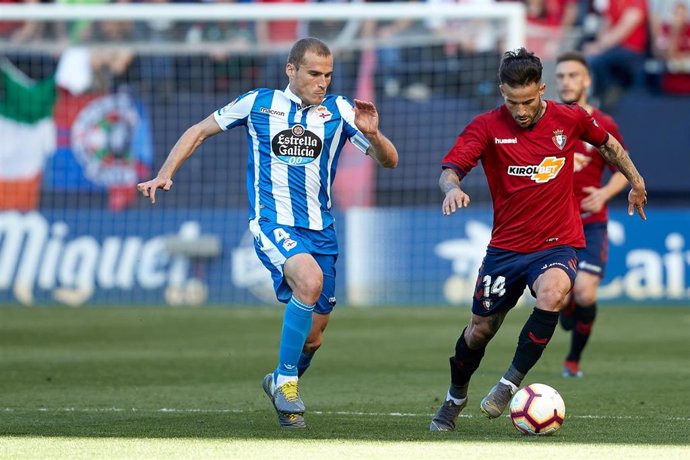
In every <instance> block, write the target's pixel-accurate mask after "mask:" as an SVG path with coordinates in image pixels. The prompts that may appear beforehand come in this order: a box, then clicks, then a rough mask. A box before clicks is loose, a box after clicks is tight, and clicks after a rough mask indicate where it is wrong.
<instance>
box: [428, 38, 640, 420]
mask: <svg viewBox="0 0 690 460" xmlns="http://www.w3.org/2000/svg"><path fill="white" fill-rule="evenodd" d="M498 76H499V81H500V90H501V94H502V95H503V99H504V104H503V105H501V106H500V107H499V108H497V109H494V110H492V111H489V112H486V113H483V114H481V115H479V116H477V117H476V118H474V120H472V121H471V122H470V124H468V125H467V126H466V127H465V130H464V131H463V132H462V133H461V134H460V135H459V136H458V138H457V141H456V142H455V145H454V146H453V147H452V148H451V150H450V151H449V152H448V154H446V156H445V157H444V159H443V163H442V166H443V172H442V173H441V177H440V179H439V185H440V187H441V190H443V192H444V193H445V198H444V200H443V205H442V211H443V214H445V215H450V214H453V213H454V212H456V211H457V210H458V209H460V208H464V207H467V206H468V205H469V203H470V197H469V196H468V195H467V194H466V193H465V192H464V191H463V190H462V189H461V188H460V182H461V180H462V178H463V177H464V176H465V175H466V174H467V173H469V172H470V170H471V169H472V168H474V167H475V166H476V165H477V163H478V162H479V161H480V160H481V162H482V165H483V167H484V171H485V172H486V177H487V181H488V183H489V189H490V191H491V196H492V198H493V208H494V222H493V231H492V234H491V241H490V242H489V247H488V248H487V251H486V256H485V257H484V261H483V263H482V266H481V268H480V269H479V275H478V277H477V285H476V288H475V293H474V298H473V302H472V318H471V320H470V322H469V324H468V325H467V327H465V329H464V330H463V332H462V333H461V334H460V337H459V338H458V340H457V343H456V344H455V354H454V356H451V358H450V369H451V372H450V374H451V384H450V387H449V389H448V393H447V395H446V398H445V401H444V402H443V404H441V407H440V408H439V410H438V411H437V412H436V414H435V415H434V417H433V419H432V421H431V425H430V427H429V429H430V430H431V431H449V430H454V429H455V422H456V420H457V417H458V415H459V414H460V411H461V410H462V409H463V408H464V407H465V406H466V405H467V390H468V387H469V381H470V377H471V376H472V374H473V373H474V371H476V370H477V368H478V367H479V363H480V362H481V359H482V357H483V356H484V350H485V348H486V345H487V344H488V343H489V341H490V340H491V339H492V338H493V336H494V335H495V334H496V332H497V331H498V329H499V327H500V326H501V323H502V322H503V319H504V318H505V316H506V314H507V313H508V311H509V310H510V309H511V308H512V307H513V306H515V303H516V302H517V300H518V298H519V297H520V295H521V294H522V292H523V290H524V289H525V287H526V286H529V288H530V290H531V292H532V294H533V295H534V296H535V297H536V305H535V308H534V310H533V311H532V314H531V315H530V317H529V319H528V320H527V322H526V323H525V325H524V327H523V329H522V331H521V332H520V336H519V338H518V345H517V349H516V351H515V355H514V357H513V361H512V363H511V365H510V367H509V368H508V371H507V372H506V373H505V374H504V376H503V377H502V378H501V379H500V381H499V382H498V383H497V384H496V385H494V387H493V388H492V389H491V390H490V391H489V393H488V394H487V396H486V397H484V399H482V401H481V404H480V409H481V411H482V412H483V413H484V414H485V415H486V416H487V417H489V418H495V417H498V416H499V415H501V414H502V413H503V411H504V410H505V407H506V406H507V405H508V403H509V402H510V399H511V398H512V396H513V394H514V393H515V392H516V391H517V389H518V387H519V386H520V384H521V383H522V380H523V379H524V377H525V375H526V374H527V372H529V370H530V369H531V368H532V367H533V366H534V365H535V364H536V363H537V361H538V360H539V358H540V357H541V354H542V352H543V351H544V348H545V347H546V345H547V343H548V342H549V340H550V339H551V336H552V335H553V333H554V330H555V329H556V325H557V324H558V312H559V311H560V309H561V308H562V306H563V305H564V303H565V300H566V296H567V295H568V292H569V291H570V289H571V288H572V286H573V283H574V281H575V276H576V270H577V255H576V249H579V248H583V247H584V246H585V238H584V234H583V231H582V221H581V219H580V213H579V203H578V202H577V200H576V199H575V194H574V193H573V174H574V166H573V162H574V153H575V149H576V147H577V145H578V143H579V142H580V140H583V141H585V142H587V143H588V144H591V145H594V146H597V149H598V150H599V153H600V154H601V155H602V157H604V159H606V161H607V162H609V163H611V164H613V165H614V166H616V167H617V168H618V170H619V171H621V172H622V173H623V174H624V175H625V177H626V178H627V179H628V181H629V182H630V184H632V190H631V191H630V193H629V195H628V201H629V205H628V213H629V214H630V215H632V214H633V211H634V210H637V212H638V213H639V214H640V216H641V217H642V219H646V217H645V214H644V205H645V204H646V202H647V192H646V190H645V185H644V180H643V179H642V176H640V174H639V173H638V172H637V169H636V168H635V165H634V164H633V163H632V161H630V158H629V157H628V155H627V153H626V152H625V149H624V148H623V146H621V144H620V142H618V141H617V140H616V138H615V137H614V136H610V135H609V133H608V132H606V130H604V129H603V128H601V127H600V126H599V125H598V124H597V123H596V122H595V121H594V119H593V118H592V117H591V116H590V115H589V114H588V113H587V112H586V111H585V110H584V109H582V108H581V107H579V106H577V105H574V104H573V105H566V104H558V103H555V102H553V101H547V100H544V99H543V96H544V90H545V88H546V85H545V84H544V83H543V82H542V80H541V77H542V64H541V61H540V59H539V58H538V57H537V56H535V55H534V53H531V52H529V51H527V50H526V49H524V48H520V49H518V50H515V51H509V52H507V53H505V54H504V55H503V59H502V60H501V65H500V67H499V72H498Z"/></svg>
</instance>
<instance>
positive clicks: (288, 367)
mask: <svg viewBox="0 0 690 460" xmlns="http://www.w3.org/2000/svg"><path fill="white" fill-rule="evenodd" d="M530 334H531V333H530ZM283 366H285V369H287V370H292V369H294V368H295V366H293V365H292V364H283Z"/></svg>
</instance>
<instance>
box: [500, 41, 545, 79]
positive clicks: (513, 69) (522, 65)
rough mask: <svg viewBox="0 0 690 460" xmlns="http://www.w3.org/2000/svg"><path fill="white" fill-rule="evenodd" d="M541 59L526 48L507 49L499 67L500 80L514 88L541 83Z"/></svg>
mask: <svg viewBox="0 0 690 460" xmlns="http://www.w3.org/2000/svg"><path fill="white" fill-rule="evenodd" d="M541 71H542V65H541V59H539V57H537V56H536V55H535V54H534V53H533V52H531V51H527V50H526V49H525V48H519V49H516V50H513V51H507V52H506V53H504V54H503V59H501V65H500V67H499V68H498V80H499V81H500V82H501V84H505V85H508V86H510V87H513V88H520V87H523V86H528V85H530V84H532V83H541Z"/></svg>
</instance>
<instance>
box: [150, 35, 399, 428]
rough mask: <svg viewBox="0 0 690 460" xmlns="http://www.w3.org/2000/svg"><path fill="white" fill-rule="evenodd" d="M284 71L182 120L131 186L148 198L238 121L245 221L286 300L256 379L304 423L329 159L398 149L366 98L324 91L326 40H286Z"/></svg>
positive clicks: (319, 327)
mask: <svg viewBox="0 0 690 460" xmlns="http://www.w3.org/2000/svg"><path fill="white" fill-rule="evenodd" d="M285 71H286V74H287V76H288V80H289V84H288V86H287V88H285V89H284V90H282V91H281V90H273V89H267V88H259V89H255V90H253V91H249V92H248V93H245V94H243V95H241V96H239V97H238V98H237V99H235V100H234V101H232V102H230V103H229V104H227V105H226V106H225V107H222V108H220V109H218V110H217V111H216V112H214V113H212V114H211V115H209V116H208V117H207V118H206V119H204V120H203V121H201V122H199V123H198V124H196V125H194V126H192V127H190V128H189V129H188V130H187V131H186V132H185V133H184V134H183V135H182V136H181V137H180V139H179V140H178V141H177V143H176V144H175V146H174V147H173V148H172V150H171V152H170V154H169V155H168V158H167V159H166V161H165V163H164V164H163V166H162V167H161V169H160V171H159V172H158V175H157V176H156V178H154V179H152V180H150V181H148V182H143V183H141V184H139V185H138V188H139V190H140V191H141V192H142V193H143V194H144V196H147V197H150V199H151V201H152V202H154V203H155V199H156V195H155V194H156V190H157V189H163V190H170V187H171V186H172V176H173V174H174V173H175V172H176V171H177V170H178V168H179V167H180V166H181V165H182V163H183V162H184V161H185V160H186V159H187V158H189V156H191V155H192V153H194V151H195V150H196V149H197V148H198V147H199V146H200V145H201V144H202V142H203V141H204V140H205V139H207V138H208V137H210V136H213V135H215V134H218V133H219V132H221V131H225V130H228V129H232V128H235V127H237V126H244V127H245V129H246V131H247V134H248V138H249V165H248V168H247V190H248V193H249V228H250V230H251V232H252V234H253V235H254V247H255V250H256V253H257V255H258V256H259V259H260V260H261V262H262V263H263V264H264V265H265V266H266V268H268V269H269V270H270V272H271V275H272V277H273V284H274V288H275V291H276V295H277V297H278V300H280V301H281V302H284V303H286V304H287V305H286V308H285V314H284V317H283V327H282V334H281V339H280V348H279V351H278V366H277V367H276V369H275V370H274V371H273V372H271V373H269V374H267V375H266V377H265V378H264V381H263V387H264V391H265V392H266V394H267V395H268V397H269V398H270V399H271V402H272V403H273V406H274V408H275V410H276V412H277V414H278V420H279V422H280V424H281V425H282V426H284V427H288V428H304V427H305V426H306V424H305V421H304V411H305V408H304V403H303V401H302V398H301V397H300V394H299V390H298V377H299V376H301V375H302V373H303V372H304V371H305V370H306V369H307V367H309V364H310V363H311V358H312V357H313V356H314V353H315V352H316V350H317V349H318V348H319V346H320V345H321V341H322V337H323V332H324V330H325V329H326V326H327V324H328V320H329V318H330V313H331V311H332V310H333V307H334V306H335V261H336V258H337V255H338V245H337V241H336V233H335V229H334V222H333V216H332V215H331V211H330V210H331V185H332V184H333V180H334V178H335V173H336V166H337V164H338V157H339V155H340V152H341V150H342V149H343V146H344V145H345V142H346V141H348V140H349V141H350V142H351V143H352V144H354V145H355V146H356V147H357V148H358V149H360V150H361V151H362V152H364V153H366V154H367V155H369V156H371V157H372V158H373V159H374V160H376V161H377V162H378V163H379V164H380V165H381V166H383V167H386V168H394V167H396V166H397V163H398V153H397V150H396V148H395V146H394V145H393V143H392V142H391V141H390V140H388V139H387V138H386V137H385V136H384V135H383V134H382V133H381V132H380V131H379V128H378V126H379V118H378V112H377V110H376V107H375V106H374V104H372V103H371V102H366V101H360V100H357V99H355V100H354V104H353V103H352V102H350V101H349V100H348V99H346V98H345V97H343V96H338V95H331V94H327V90H328V86H329V85H330V83H331V78H332V75H333V56H332V54H331V51H330V50H329V48H328V46H327V45H326V44H325V43H323V42H322V41H320V40H318V39H315V38H305V39H301V40H298V41H297V42H295V44H294V45H293V47H292V49H291V50H290V53H289V56H288V61H287V65H286V67H285Z"/></svg>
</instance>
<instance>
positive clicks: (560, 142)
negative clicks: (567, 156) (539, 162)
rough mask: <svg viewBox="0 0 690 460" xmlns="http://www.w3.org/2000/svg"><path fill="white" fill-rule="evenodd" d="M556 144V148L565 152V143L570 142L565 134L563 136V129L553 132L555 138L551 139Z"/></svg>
mask: <svg viewBox="0 0 690 460" xmlns="http://www.w3.org/2000/svg"><path fill="white" fill-rule="evenodd" d="M551 140H552V141H553V143H554V144H556V147H558V148H559V149H560V150H563V147H565V141H566V140H568V138H567V137H566V135H565V134H563V130H562V129H555V130H554V131H553V137H552V138H551Z"/></svg>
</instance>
